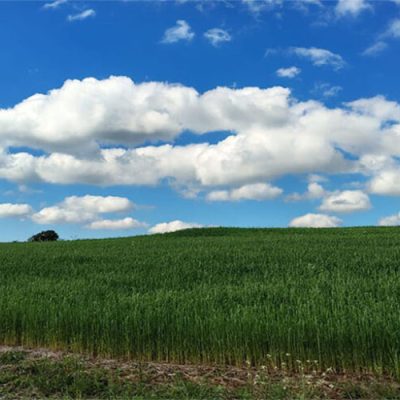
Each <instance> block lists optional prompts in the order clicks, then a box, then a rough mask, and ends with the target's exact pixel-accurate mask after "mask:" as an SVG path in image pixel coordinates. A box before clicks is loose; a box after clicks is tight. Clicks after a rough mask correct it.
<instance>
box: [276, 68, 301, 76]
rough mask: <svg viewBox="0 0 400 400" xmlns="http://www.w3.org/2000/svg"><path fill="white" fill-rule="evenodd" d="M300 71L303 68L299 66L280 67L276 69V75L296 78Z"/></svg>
mask: <svg viewBox="0 0 400 400" xmlns="http://www.w3.org/2000/svg"><path fill="white" fill-rule="evenodd" d="M300 72H301V69H300V68H297V67H288V68H279V69H278V70H277V71H276V75H278V76H279V77H280V78H295V77H296V76H297V75H299V74H300Z"/></svg>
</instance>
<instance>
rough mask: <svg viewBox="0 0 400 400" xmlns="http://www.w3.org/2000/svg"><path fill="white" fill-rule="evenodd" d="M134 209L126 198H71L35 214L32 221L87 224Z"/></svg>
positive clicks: (88, 196) (39, 222)
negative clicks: (102, 216) (101, 217)
mask: <svg viewBox="0 0 400 400" xmlns="http://www.w3.org/2000/svg"><path fill="white" fill-rule="evenodd" d="M132 208H133V203H132V202H131V201H130V200H128V199H127V198H125V197H116V196H105V197H103V196H90V195H86V196H82V197H79V196H70V197H67V198H65V199H64V201H63V202H61V203H59V204H57V205H55V206H51V207H45V208H43V209H42V210H40V211H38V212H36V213H34V214H33V215H32V220H33V221H34V222H36V223H38V224H59V223H86V222H89V221H94V220H96V219H97V218H98V215H99V214H106V213H116V212H126V211H130V210H131V209H132Z"/></svg>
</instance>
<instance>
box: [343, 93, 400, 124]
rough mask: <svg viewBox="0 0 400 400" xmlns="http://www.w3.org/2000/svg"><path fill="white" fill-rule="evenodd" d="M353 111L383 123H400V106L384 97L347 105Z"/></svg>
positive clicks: (361, 100)
mask: <svg viewBox="0 0 400 400" xmlns="http://www.w3.org/2000/svg"><path fill="white" fill-rule="evenodd" d="M346 105H347V106H348V107H350V108H351V109H352V110H353V111H355V112H358V113H360V114H362V115H370V116H371V117H374V118H377V119H379V120H381V121H383V122H385V121H397V122H400V105H399V104H398V103H396V102H395V101H388V100H386V99H385V97H383V96H375V97H370V98H368V99H359V100H355V101H352V102H349V103H346Z"/></svg>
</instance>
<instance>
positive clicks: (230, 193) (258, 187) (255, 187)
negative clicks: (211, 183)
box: [206, 183, 283, 201]
mask: <svg viewBox="0 0 400 400" xmlns="http://www.w3.org/2000/svg"><path fill="white" fill-rule="evenodd" d="M282 192H283V191H282V189H280V188H278V187H275V186H271V185H269V184H268V183H253V184H248V185H244V186H241V187H239V188H236V189H232V190H214V191H211V192H210V193H208V194H207V196H206V198H207V200H209V201H240V200H258V201H261V200H270V199H274V198H276V197H278V196H279V195H281V194H282Z"/></svg>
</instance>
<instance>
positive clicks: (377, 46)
mask: <svg viewBox="0 0 400 400" xmlns="http://www.w3.org/2000/svg"><path fill="white" fill-rule="evenodd" d="M387 47H388V45H387V43H386V42H384V41H382V40H379V41H377V42H375V43H374V44H372V45H371V46H369V47H368V48H366V49H365V50H364V51H363V53H362V55H364V56H376V55H378V54H380V53H382V52H383V51H384V50H386V49H387Z"/></svg>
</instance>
